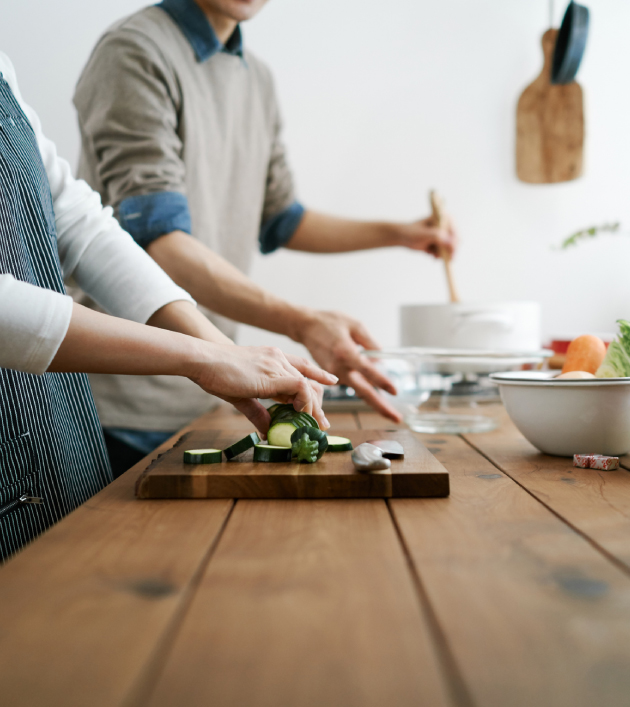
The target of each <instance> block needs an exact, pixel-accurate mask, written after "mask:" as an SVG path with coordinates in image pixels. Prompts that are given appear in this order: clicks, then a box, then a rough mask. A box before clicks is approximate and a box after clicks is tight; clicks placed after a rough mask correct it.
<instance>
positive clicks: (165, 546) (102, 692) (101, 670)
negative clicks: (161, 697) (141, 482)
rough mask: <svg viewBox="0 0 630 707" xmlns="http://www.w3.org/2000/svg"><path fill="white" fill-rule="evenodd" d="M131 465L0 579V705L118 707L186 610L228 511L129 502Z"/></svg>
mask: <svg viewBox="0 0 630 707" xmlns="http://www.w3.org/2000/svg"><path fill="white" fill-rule="evenodd" d="M141 468H142V462H141V463H140V465H138V466H137V467H135V468H134V469H132V470H130V471H128V472H127V473H126V474H124V475H123V476H121V477H120V478H119V479H117V480H116V481H115V482H114V483H113V484H111V485H110V486H108V487H107V488H106V489H104V490H103V491H101V492H100V493H99V494H97V495H96V496H94V497H93V498H91V499H90V500H89V501H88V502H87V503H85V504H84V505H83V506H81V507H80V508H79V509H77V510H76V511H74V513H72V514H71V515H70V516H68V517H67V518H65V519H64V520H63V521H62V522H61V523H59V524H58V525H56V526H55V527H53V528H52V529H51V530H50V531H49V532H47V533H46V534H45V535H44V536H42V537H40V538H39V539H37V540H36V541H35V542H34V543H32V544H31V545H30V546H29V547H27V548H26V549H25V550H24V551H23V552H21V553H20V554H19V555H17V556H15V557H14V558H13V559H11V560H10V561H9V562H8V563H7V565H6V566H5V567H3V568H2V569H1V570H0V703H1V704H3V705H7V706H8V705H11V707H22V706H24V707H39V706H40V705H41V706H42V707H44V706H45V707H57V706H58V707H85V706H86V705H89V706H90V707H101V706H102V707H111V706H112V705H119V704H121V703H122V701H123V699H124V697H125V695H126V694H127V693H128V692H129V690H130V689H131V688H132V686H133V684H134V683H135V682H136V680H137V679H138V675H139V673H140V671H141V670H142V668H143V667H144V665H145V664H146V663H147V662H148V661H149V658H150V657H151V655H152V654H153V652H154V650H155V648H156V645H157V644H158V643H159V641H160V639H161V637H162V635H163V634H164V633H165V632H166V631H167V630H168V628H169V626H170V624H171V622H172V621H173V620H174V619H175V617H176V616H177V614H178V612H180V611H181V610H182V608H183V606H184V605H185V604H186V602H187V600H188V597H189V594H190V591H191V588H192V586H193V585H194V581H195V577H196V573H197V572H198V571H199V570H200V568H201V567H203V564H204V562H205V561H206V559H207V555H208V552H209V549H210V548H211V547H212V543H213V541H214V540H215V538H216V537H217V535H218V533H219V531H220V529H221V526H222V524H223V522H224V521H225V519H226V517H227V516H228V513H229V511H230V509H231V507H232V502H231V501H203V502H192V503H191V502H186V501H151V502H147V503H139V502H138V501H137V500H136V499H135V498H134V495H133V488H134V483H135V477H136V476H137V474H138V473H139V472H140V470H141Z"/></svg>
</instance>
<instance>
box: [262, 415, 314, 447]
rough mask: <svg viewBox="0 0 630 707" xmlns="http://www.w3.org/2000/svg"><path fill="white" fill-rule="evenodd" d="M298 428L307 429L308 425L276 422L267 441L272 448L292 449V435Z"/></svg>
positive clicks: (268, 433)
mask: <svg viewBox="0 0 630 707" xmlns="http://www.w3.org/2000/svg"><path fill="white" fill-rule="evenodd" d="M298 427H306V425H299V424H294V423H293V421H291V422H284V421H283V422H276V423H274V424H273V425H272V426H271V427H270V428H269V432H267V439H268V440H269V444H270V445H271V446H272V447H287V448H288V449H291V435H292V434H293V433H294V432H295V430H296V429H297V428H298Z"/></svg>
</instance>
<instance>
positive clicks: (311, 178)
mask: <svg viewBox="0 0 630 707" xmlns="http://www.w3.org/2000/svg"><path fill="white" fill-rule="evenodd" d="M585 2H586V3H587V4H588V5H589V7H590V8H591V11H592V24H591V36H590V39H589V45H588V49H587V54H586V57H585V60H584V63H583V65H582V68H581V70H580V74H579V81H580V83H581V84H582V86H583V87H584V91H585V98H586V106H585V107H586V118H587V154H586V173H585V176H584V177H582V178H581V179H580V180H578V181H575V182H572V183H567V184H562V185H554V186H531V185H526V184H522V183H520V182H518V181H517V179H516V177H515V176H514V157H513V153H514V112H515V104H516V100H517V98H518V96H519V94H520V92H521V91H522V89H523V88H524V87H525V86H526V85H527V84H528V83H529V82H530V81H531V80H533V79H534V77H535V76H536V75H537V74H538V72H539V70H540V66H541V52H540V44H539V40H540V35H541V34H542V32H543V31H544V30H545V29H546V27H547V18H548V4H547V2H546V1H545V0H474V2H473V1H471V0H441V2H428V1H427V0H388V2H383V1H381V2H375V0H372V1H371V2H366V1H365V0H343V2H339V0H300V1H299V2H298V1H297V0H271V2H270V4H269V6H268V7H266V8H265V9H264V11H263V12H262V13H261V15H260V16H259V17H258V18H256V19H255V20H254V21H252V22H251V23H250V24H249V25H248V26H246V28H245V37H246V41H247V43H248V46H249V47H250V48H251V49H252V50H254V51H256V52H257V53H258V55H259V56H261V57H263V58H265V59H266V60H267V62H268V63H269V64H270V65H271V66H272V68H273V70H274V72H275V76H276V80H277V84H278V89H279V93H280V97H281V101H282V105H283V110H284V116H285V122H286V126H287V127H286V142H287V144H288V147H289V154H290V157H291V162H292V164H293V167H294V171H295V174H296V177H297V183H298V188H299V196H300V198H301V199H302V201H303V202H304V203H306V204H307V205H309V206H311V207H313V208H316V209H320V210H323V211H328V212H331V213H336V214H340V215H345V216H352V217H358V218H378V219H385V218H387V219H401V220H402V219H412V218H415V217H420V216H424V215H427V213H428V206H427V197H426V195H427V191H428V190H429V188H431V187H437V188H438V189H439V190H440V191H441V192H442V194H443V195H444V196H445V197H446V200H447V203H448V207H449V208H450V210H451V212H452V214H453V215H454V217H455V219H456V221H457V223H458V226H459V230H460V234H461V250H460V252H459V254H458V257H457V260H456V263H455V264H454V270H455V274H456V277H457V280H458V283H459V289H460V290H461V293H462V295H463V296H464V297H465V298H466V299H469V300H484V299H524V298H526V299H538V300H540V301H541V302H542V303H543V313H544V329H545V333H546V334H547V335H554V334H561V333H565V332H582V331H587V330H591V331H612V330H614V328H615V324H614V322H615V319H617V318H619V317H627V318H630V277H628V273H629V272H630V267H629V266H630V238H628V237H627V236H625V235H619V236H602V237H600V238H599V239H597V240H595V241H593V242H589V243H584V244H582V245H580V246H579V247H578V248H576V249H575V250H573V251H572V252H557V251H554V250H552V246H553V245H554V244H557V243H559V242H560V241H561V240H562V238H563V237H564V236H566V235H568V234H569V233H571V232H572V231H573V230H575V229H578V228H581V227H583V226H589V225H591V224H597V223H601V222H606V221H611V220H620V221H622V223H623V224H624V225H625V226H626V227H627V228H628V230H629V231H630V203H629V200H628V192H629V191H630V140H629V139H628V137H627V133H628V127H627V126H628V122H629V117H628V116H630V90H629V89H628V83H629V81H628V79H629V77H630V48H628V44H627V31H626V28H627V27H628V26H630V3H628V2H627V0H585ZM143 4H144V3H142V2H137V1H136V0H127V1H123V0H108V2H94V0H91V1H90V0H57V1H56V2H54V3H51V2H48V1H47V0H46V1H45V0H2V23H1V24H0V48H1V49H2V50H3V51H5V52H7V53H8V54H9V55H10V56H11V57H12V59H13V61H14V63H15V65H16V68H17V70H18V76H19V78H20V81H21V87H22V91H23V94H24V96H25V97H26V99H27V100H28V101H29V102H30V103H32V104H33V105H34V106H35V108H36V109H37V110H38V111H39V113H40V115H41V117H42V119H43V123H44V127H45V129H46V131H47V132H48V134H49V135H50V136H51V137H52V138H54V139H55V140H56V141H57V143H58V146H59V149H60V152H61V153H62V154H64V155H66V156H68V157H69V158H70V159H71V160H72V161H73V162H74V161H76V156H77V149H78V137H77V130H76V125H75V119H74V114H73V109H72V106H71V103H70V99H71V95H72V89H73V85H74V82H75V81H76V78H77V76H78V73H79V71H80V69H81V67H82V65H83V63H84V62H85V60H86V58H87V55H88V53H89V51H90V48H91V46H92V44H93V43H94V41H95V40H96V38H97V36H98V35H99V33H100V31H101V30H102V29H103V28H104V27H105V26H106V25H107V24H108V23H109V22H111V21H113V20H115V19H116V18H118V17H120V16H122V15H124V14H128V13H130V12H133V11H134V10H135V9H137V8H139V7H141V6H142V5H143ZM563 9H564V3H562V7H560V3H559V2H556V10H557V13H556V14H557V19H558V20H559V19H560V17H561V12H562V11H563ZM253 276H254V278H255V279H256V280H257V281H258V282H260V283H261V284H263V285H264V286H266V287H268V288H269V289H272V290H273V291H275V292H276V293H278V294H280V295H282V296H284V297H287V298H290V299H292V300H294V301H296V302H302V303H304V304H307V305H310V306H315V307H320V308H338V309H343V310H346V311H347V312H349V313H352V314H353V315H355V316H357V317H359V318H361V319H362V320H364V321H365V322H366V323H367V324H368V325H369V327H370V328H371V330H372V331H373V333H374V334H375V336H376V337H377V338H378V339H379V340H380V341H381V342H382V343H383V344H385V345H394V344H396V343H397V341H398V306H399V305H400V304H401V303H405V302H423V301H426V302H440V301H445V298H446V287H445V282H444V278H443V274H442V269H441V266H440V264H439V263H436V262H433V261H431V260H429V259H428V258H427V257H425V256H423V255H421V254H415V253H408V252H406V251H403V250H401V249H395V250H390V251H388V252H383V251H381V252H370V253H362V254H353V255H341V256H310V255H301V254H295V253H290V252H286V251H283V252H280V253H277V254H275V255H272V256H267V257H265V258H263V257H259V258H258V259H257V261H256V264H255V267H254V271H253ZM272 341H273V342H274V343H277V342H279V341H281V340H280V339H278V338H277V337H274V336H273V335H271V334H265V333H262V332H260V331H258V330H254V329H248V330H246V331H244V332H243V334H242V336H241V342H242V343H254V342H257V343H260V342H272ZM285 348H292V346H291V345H286V346H285Z"/></svg>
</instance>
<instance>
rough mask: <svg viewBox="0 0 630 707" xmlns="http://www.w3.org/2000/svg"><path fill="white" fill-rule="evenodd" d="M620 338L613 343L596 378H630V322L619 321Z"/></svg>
mask: <svg viewBox="0 0 630 707" xmlns="http://www.w3.org/2000/svg"><path fill="white" fill-rule="evenodd" d="M617 324H619V336H618V337H617V338H616V339H615V341H613V342H611V343H610V345H609V346H608V350H607V351H606V356H604V360H603V361H602V365H601V366H600V367H599V368H598V369H597V373H596V374H595V377H596V378H627V377H629V376H630V322H628V321H626V320H625V319H618V320H617Z"/></svg>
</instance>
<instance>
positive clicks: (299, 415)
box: [271, 405, 319, 430]
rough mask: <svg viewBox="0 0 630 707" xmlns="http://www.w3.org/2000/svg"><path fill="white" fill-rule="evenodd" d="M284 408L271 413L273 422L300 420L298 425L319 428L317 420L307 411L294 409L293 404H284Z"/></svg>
mask: <svg viewBox="0 0 630 707" xmlns="http://www.w3.org/2000/svg"><path fill="white" fill-rule="evenodd" d="M282 407H283V408H284V409H282V410H281V409H278V410H276V411H275V413H273V414H272V415H271V424H272V425H274V424H275V423H276V422H293V421H295V422H299V425H297V426H296V429H297V427H314V428H315V429H316V430H318V429H319V425H318V424H317V420H316V419H315V418H314V417H313V416H312V415H309V414H308V413H307V412H297V411H296V410H294V409H293V406H292V405H284V406H282Z"/></svg>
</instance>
